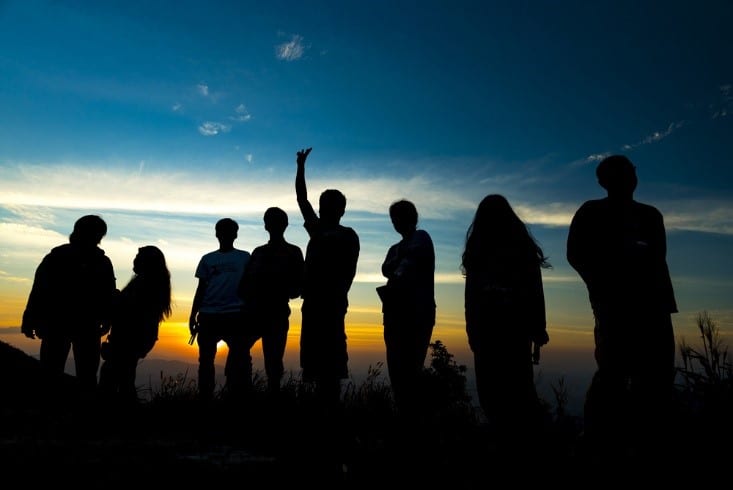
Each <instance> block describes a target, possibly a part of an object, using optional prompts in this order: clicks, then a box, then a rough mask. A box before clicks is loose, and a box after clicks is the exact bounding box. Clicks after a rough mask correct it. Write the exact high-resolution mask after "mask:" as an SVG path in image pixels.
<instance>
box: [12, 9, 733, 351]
mask: <svg viewBox="0 0 733 490" xmlns="http://www.w3.org/2000/svg"><path fill="white" fill-rule="evenodd" d="M732 21H733V4H731V3H730V2H722V1H721V2H718V1H708V2H701V3H690V2H656V1H650V2H626V1H613V2H606V1H601V2H548V1H527V2H488V1H483V2H462V1H458V2H433V1H421V2H403V1H374V2H343V1H333V2H319V1H316V2H278V1H273V2H247V1H237V2H224V1H210V2H189V1H176V2H166V1H154V2H151V1H145V2H137V1H108V2H92V1H88V2H87V1H39V0H28V1H12V0H10V1H7V0H6V1H0V127H1V128H2V131H1V132H0V294H1V296H0V297H1V298H2V299H1V300H0V303H2V305H1V306H2V308H0V310H1V311H2V313H0V327H9V328H10V329H11V330H12V331H16V328H17V325H18V324H19V320H20V314H21V313H22V308H23V306H24V302H25V299H26V297H27V294H28V291H29V289H30V285H31V280H32V277H33V272H34V270H35V267H36V265H37V264H38V262H39V261H40V260H41V258H42V257H43V255H44V254H45V253H46V252H47V251H48V249H50V248H51V247H52V246H54V245H57V244H60V243H63V242H65V241H66V240H67V236H68V234H69V232H70V230H71V228H72V226H73V222H74V221H75V219H76V218H78V217H79V216H81V215H83V214H89V213H94V214H100V215H102V216H103V217H104V218H105V220H106V221H107V222H108V225H109V233H108V235H107V237H105V239H104V240H103V242H102V247H103V248H104V249H105V250H106V251H107V253H108V255H110V256H111V258H112V260H113V262H114V264H115V269H116V272H117V277H118V285H119V286H120V287H122V286H123V285H124V284H125V283H126V282H127V280H128V279H129V277H130V275H131V265H132V258H133V257H134V255H135V253H136V250H137V247H139V246H141V245H145V244H156V245H158V246H160V247H161V248H162V249H163V251H164V252H165V253H166V256H167V257H168V260H169V265H170V267H171V271H172V274H173V281H174V283H173V287H174V294H175V296H176V304H177V307H176V311H175V312H174V314H175V317H176V318H177V319H178V320H181V321H183V320H182V319H185V318H187V316H188V311H189V308H190V300H191V297H192V296H193V290H194V288H195V279H194V277H193V272H194V269H195V266H196V263H197V261H198V259H199V257H200V256H201V255H202V254H203V253H205V252H208V251H210V250H213V249H214V248H216V240H215V238H214V232H213V225H214V223H215V221H216V220H217V219H219V218H220V217H223V216H230V217H233V218H234V219H236V220H237V221H238V222H239V223H240V226H241V228H240V238H239V240H238V241H237V243H236V244H237V246H238V247H239V248H243V249H245V250H252V249H253V248H254V247H255V246H257V245H259V244H261V243H264V242H265V241H266V240H267V235H266V233H265V232H264V230H263V228H262V219H261V217H262V213H263V212H264V210H265V209H266V208H267V207H268V206H280V207H282V208H283V209H285V210H286V211H288V213H289V215H290V223H291V226H290V227H289V228H288V230H287V232H286V237H287V238H288V239H289V240H290V241H291V242H293V243H295V244H297V245H299V246H301V247H302V248H303V249H304V248H305V245H306V242H307V237H306V235H305V233H304V231H303V229H302V226H301V225H302V219H301V217H300V215H299V213H298V211H297V206H296V202H295V195H294V184H293V179H294V173H295V153H296V151H297V150H298V149H300V148H304V147H313V152H312V153H311V155H310V157H309V161H308V166H307V170H306V175H307V179H308V187H309V194H310V196H311V198H312V200H313V201H314V202H315V201H316V200H317V196H318V194H320V192H321V191H322V190H324V189H326V188H338V189H340V190H342V191H343V192H344V193H345V194H346V196H347V199H348V204H347V213H346V215H345V217H344V219H343V223H344V224H347V225H349V226H352V227H354V228H355V229H356V231H357V232H358V233H359V235H360V238H361V244H362V253H361V257H360V261H359V268H358V275H357V282H356V284H355V286H354V289H353V290H352V294H351V303H352V312H350V313H349V315H350V316H349V318H350V321H352V322H353V323H354V324H360V325H370V324H378V323H379V322H380V320H381V317H380V315H379V303H378V300H377V297H376V294H375V293H374V286H375V285H377V284H378V283H381V282H383V278H381V276H380V268H379V267H380V264H381V261H382V259H383V258H384V255H385V253H386V251H387V248H388V247H389V245H390V244H392V243H394V242H396V241H397V240H398V238H399V237H398V235H397V234H396V233H395V232H394V230H393V229H392V228H391V224H390V222H389V219H388V215H387V208H388V206H389V204H390V203H391V202H393V201H394V200H396V199H399V198H406V199H410V200H412V201H413V202H415V204H416V205H417V207H418V210H419V212H420V215H421V219H420V226H421V227H422V228H424V229H425V230H427V231H428V232H429V233H431V235H432V237H433V240H434V242H435V246H436V251H437V271H436V278H437V282H438V297H437V302H438V308H439V313H438V316H439V320H438V322H439V324H438V326H437V330H436V332H437V333H436V335H437V336H441V335H443V334H445V335H449V336H450V335H453V336H454V338H455V339H460V338H461V337H460V335H462V334H461V333H460V332H462V329H463V325H462V286H463V284H462V278H461V276H460V271H459V262H460V254H461V251H462V245H463V240H464V235H465V231H466V228H467V227H468V225H469V224H470V221H471V217H472V213H473V211H474V210H475V207H476V206H477V204H478V202H479V201H480V200H481V198H482V197H483V196H484V195H486V194H489V193H501V194H504V195H505V196H507V198H508V199H509V200H510V202H511V203H512V204H513V205H514V207H515V209H516V210H517V212H518V213H519V214H520V216H521V217H523V218H524V219H525V221H527V223H528V224H529V226H530V228H531V230H532V232H533V233H534V235H535V237H536V238H537V239H538V240H539V241H540V243H541V245H542V246H543V248H544V249H545V251H546V253H547V254H548V255H549V257H550V261H551V262H552V264H553V266H554V267H553V269H551V270H548V271H545V274H544V277H545V289H546V296H547V303H548V321H549V325H550V333H551V336H552V338H551V345H554V346H562V345H567V346H572V345H576V344H575V343H574V341H573V337H572V336H573V335H578V336H581V337H582V338H583V339H584V340H583V341H582V342H579V343H578V345H581V344H582V345H583V346H587V345H588V344H587V342H588V339H589V338H590V337H589V332H590V329H591V325H592V316H591V313H590V308H589V306H588V303H587V296H586V292H585V289H584V286H583V285H582V283H580V281H579V279H578V277H577V275H576V274H575V273H574V271H572V269H570V268H569V266H568V265H567V262H566V260H565V248H564V247H565V239H566V236H567V226H568V224H569V222H570V218H571V217H572V214H573V212H574V211H575V210H576V209H577V208H578V206H580V204H581V203H582V202H583V201H585V200H586V199H591V198H596V197H601V196H602V195H603V193H602V189H601V188H600V187H599V186H598V185H597V183H596V181H595V177H594V169H595V165H596V163H597V162H598V161H599V159H600V158H602V156H604V155H606V154H610V153H624V154H626V155H628V156H629V157H630V158H631V159H632V160H633V161H634V162H635V164H636V165H637V168H638V174H639V179H640V184H639V188H638V190H637V193H636V198H637V199H638V200H640V201H643V202H647V203H650V204H653V205H655V206H657V207H658V208H659V209H660V210H661V211H662V212H663V214H664V216H665V223H666V226H667V231H668V249H669V250H668V252H669V255H668V259H669V263H670V269H671V271H672V275H673V282H674V285H675V289H676V293H677V299H678V302H679V304H680V310H681V311H680V314H679V315H677V316H676V317H675V324H676V326H677V327H678V333H680V334H686V333H689V338H690V339H692V338H693V336H694V331H692V330H691V327H692V325H694V316H695V315H696V314H697V312H699V311H701V310H708V311H710V312H711V313H712V315H713V317H714V318H715V319H716V320H717V321H718V323H719V325H720V326H721V328H722V329H723V332H724V333H725V334H726V335H727V334H730V332H731V331H732V330H733V305H732V304H731V300H732V299H733V279H731V277H733V261H732V260H731V259H730V253H731V250H733V247H732V246H733V206H731V204H732V201H733V195H731V192H730V182H731V178H732V177H733V175H732V174H733V166H732V165H731V161H732V157H733V137H731V136H732V135H733V132H732V129H733V118H732V117H731V111H732V110H733V63H732V62H731V60H733V56H731V48H732V47H733V34H731V29H730V26H731V25H733V22H732ZM296 308H297V306H296ZM7 331H8V332H9V331H10V330H7ZM377 332H378V329H377ZM449 332H450V333H449ZM457 332H458V333H457ZM379 335H381V333H380V332H378V333H377V334H375V337H373V339H374V338H376V339H379V338H380V337H379ZM354 337H355V338H356V337H357V336H356V335H355V336H354ZM553 339H555V341H554V344H553ZM377 341H378V340H377ZM354 345H357V341H356V340H355V344H354ZM447 346H448V348H449V349H451V347H452V346H451V345H447ZM465 347H466V346H465V345H464V344H462V345H460V346H458V345H456V347H455V348H456V349H465ZM548 349H550V346H548Z"/></svg>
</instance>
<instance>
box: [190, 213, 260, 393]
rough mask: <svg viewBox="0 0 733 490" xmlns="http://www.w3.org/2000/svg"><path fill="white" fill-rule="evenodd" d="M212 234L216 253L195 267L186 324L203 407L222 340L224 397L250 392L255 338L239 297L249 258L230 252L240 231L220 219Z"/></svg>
mask: <svg viewBox="0 0 733 490" xmlns="http://www.w3.org/2000/svg"><path fill="white" fill-rule="evenodd" d="M215 230H216V238H217V240H218V241H219V249H218V250H214V251H213V252H209V253H207V254H205V255H204V256H202V257H201V260H200V261H199V264H198V266H197V267H196V277H197V278H198V279H199V283H198V286H197V287H196V293H195V295H194V298H193V305H192V306H191V316H190V318H189V320H188V325H189V329H190V331H191V335H194V334H196V339H197V342H198V346H199V370H198V388H199V397H200V398H201V400H203V401H209V400H211V399H212V398H213V396H214V389H215V387H216V376H215V374H216V373H215V367H214V360H215V359H216V352H217V343H218V342H220V341H222V340H223V341H224V342H226V344H227V347H228V348H229V353H228V354H227V359H226V364H225V366H224V375H225V376H226V383H225V386H224V388H225V394H226V395H227V396H228V397H231V398H233V399H240V398H242V397H244V396H247V395H248V394H249V392H250V390H251V388H252V356H251V353H250V350H251V348H252V345H253V344H254V342H255V338H253V335H252V333H251V332H250V331H249V327H248V325H246V323H245V321H244V317H243V314H242V304H243V303H242V299H241V298H240V297H239V294H238V288H239V282H240V281H241V279H242V274H243V273H244V268H245V266H246V265H247V262H248V261H249V259H250V253H249V252H247V251H245V250H239V249H236V248H234V241H235V240H236V239H237V234H238V231H239V225H238V224H237V222H236V221H234V220H233V219H231V218H222V219H220V220H219V221H217V223H216V227H215Z"/></svg>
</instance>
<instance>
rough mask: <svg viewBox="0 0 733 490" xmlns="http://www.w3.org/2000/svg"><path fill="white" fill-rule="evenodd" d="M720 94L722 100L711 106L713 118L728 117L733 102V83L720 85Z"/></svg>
mask: <svg viewBox="0 0 733 490" xmlns="http://www.w3.org/2000/svg"><path fill="white" fill-rule="evenodd" d="M719 94H720V99H721V100H720V102H718V103H716V104H713V105H712V106H711V111H712V118H713V119H718V118H721V117H727V116H728V115H729V114H730V108H731V104H732V103H733V85H731V84H725V85H721V86H720V87H719Z"/></svg>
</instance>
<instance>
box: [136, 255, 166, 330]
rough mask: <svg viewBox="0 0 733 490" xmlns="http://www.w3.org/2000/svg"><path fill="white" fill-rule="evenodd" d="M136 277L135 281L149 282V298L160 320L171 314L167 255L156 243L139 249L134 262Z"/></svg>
mask: <svg viewBox="0 0 733 490" xmlns="http://www.w3.org/2000/svg"><path fill="white" fill-rule="evenodd" d="M132 270H133V272H134V273H135V277H134V278H133V279H132V280H131V282H130V284H132V283H133V282H138V284H139V283H140V281H142V282H143V283H144V284H147V286H148V288H147V293H146V294H147V298H146V300H147V301H148V302H149V304H150V307H151V308H152V311H154V312H155V314H156V316H157V319H158V321H162V320H163V319H164V318H166V317H169V316H170V315H171V312H172V309H171V274H170V271H169V270H168V265H167V264H166V262H165V255H163V252H162V251H161V250H160V249H159V248H158V247H156V246H154V245H145V246H143V247H140V248H138V249H137V255H136V256H135V259H134V260H133V262H132Z"/></svg>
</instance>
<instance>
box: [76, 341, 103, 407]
mask: <svg viewBox="0 0 733 490" xmlns="http://www.w3.org/2000/svg"><path fill="white" fill-rule="evenodd" d="M100 345H101V338H100V337H99V335H98V334H97V332H95V331H93V330H92V331H89V332H84V333H82V334H78V335H75V336H74V337H73V339H72V349H73V352H74V365H75V366H76V377H77V379H78V380H79V383H80V385H81V387H82V389H83V390H85V391H86V392H88V393H93V392H95V391H96V390H97V371H98V370H99V362H100V354H99V353H100Z"/></svg>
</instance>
